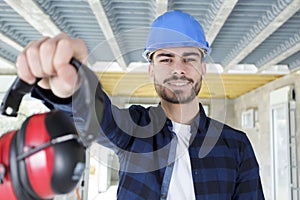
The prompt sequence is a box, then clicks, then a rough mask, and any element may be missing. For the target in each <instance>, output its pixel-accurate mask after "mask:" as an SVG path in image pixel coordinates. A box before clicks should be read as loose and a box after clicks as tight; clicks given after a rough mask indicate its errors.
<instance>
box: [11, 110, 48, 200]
mask: <svg viewBox="0 0 300 200" xmlns="http://www.w3.org/2000/svg"><path fill="white" fill-rule="evenodd" d="M35 117H36V116H35V115H33V116H31V117H30V118H28V119H27V120H26V121H25V122H24V123H23V125H22V127H21V129H20V130H19V132H18V134H16V149H17V152H18V155H20V154H22V153H23V152H24V147H25V136H26V131H27V125H28V123H29V121H30V120H34V118H35ZM25 159H26V158H25ZM25 159H21V160H19V161H18V164H17V166H18V170H19V176H20V178H19V180H20V182H21V185H22V187H23V188H24V189H25V191H26V192H27V193H28V194H29V195H30V196H31V199H32V200H42V199H41V198H40V197H39V196H38V195H37V194H36V193H35V192H34V190H33V188H32V187H31V184H30V182H29V178H28V173H27V169H26V161H25ZM41 181H42V180H41Z"/></svg>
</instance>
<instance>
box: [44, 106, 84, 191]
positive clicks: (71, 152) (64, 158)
mask: <svg viewBox="0 0 300 200" xmlns="http://www.w3.org/2000/svg"><path fill="white" fill-rule="evenodd" d="M45 123H46V127H47V130H48V133H49V135H50V136H51V138H57V137H59V136H63V135H68V134H74V135H77V130H76V128H75V125H74V123H72V121H71V119H70V117H68V116H67V115H66V114H65V113H63V112H61V111H55V112H51V113H48V114H47V116H46V118H45ZM54 152H55V159H54V169H53V174H52V179H51V186H52V189H53V191H54V192H55V193H57V194H65V193H69V192H70V191H72V190H73V189H75V187H76V185H77V184H78V182H79V180H80V178H81V176H82V174H83V171H84V168H85V148H84V147H83V145H81V144H80V143H79V142H78V140H76V139H73V140H69V141H67V142H63V143H59V144H56V145H55V146H54Z"/></svg>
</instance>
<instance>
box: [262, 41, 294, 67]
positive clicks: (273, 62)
mask: <svg viewBox="0 0 300 200" xmlns="http://www.w3.org/2000/svg"><path fill="white" fill-rule="evenodd" d="M298 51H300V43H299V42H298V43H297V44H295V45H294V46H292V47H290V48H288V49H287V50H286V51H283V52H281V54H279V55H275V56H274V57H273V58H272V59H271V60H270V61H269V62H267V63H265V64H264V65H262V66H258V72H262V71H264V70H267V69H268V68H269V67H272V66H274V65H276V64H277V63H279V62H280V61H283V60H285V59H286V58H288V57H290V56H291V55H293V54H294V53H296V52H298Z"/></svg>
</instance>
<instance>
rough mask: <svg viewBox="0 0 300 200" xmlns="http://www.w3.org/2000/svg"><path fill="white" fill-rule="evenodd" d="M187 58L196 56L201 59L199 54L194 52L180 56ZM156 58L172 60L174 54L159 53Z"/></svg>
mask: <svg viewBox="0 0 300 200" xmlns="http://www.w3.org/2000/svg"><path fill="white" fill-rule="evenodd" d="M187 56H198V57H201V56H200V54H199V53H196V52H184V53H183V54H182V57H187ZM155 57H156V58H159V57H170V58H173V57H175V54H174V53H159V54H157V55H156V56H155Z"/></svg>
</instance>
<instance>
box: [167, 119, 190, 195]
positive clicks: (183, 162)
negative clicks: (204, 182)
mask: <svg viewBox="0 0 300 200" xmlns="http://www.w3.org/2000/svg"><path fill="white" fill-rule="evenodd" d="M172 123H173V131H174V132H175V133H176V136H177V138H178V143H177V147H176V158H175V163H174V168H173V172H172V177H171V180H170V186H169V191H168V195H167V200H178V199H188V200H195V191H194V184H193V177H192V168H191V161H190V155H189V151H188V147H189V141H190V137H191V132H190V130H191V126H190V125H185V124H179V123H176V122H172Z"/></svg>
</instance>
